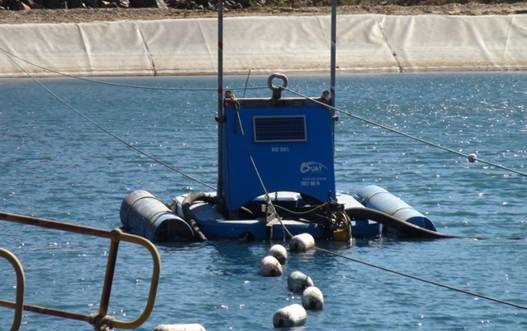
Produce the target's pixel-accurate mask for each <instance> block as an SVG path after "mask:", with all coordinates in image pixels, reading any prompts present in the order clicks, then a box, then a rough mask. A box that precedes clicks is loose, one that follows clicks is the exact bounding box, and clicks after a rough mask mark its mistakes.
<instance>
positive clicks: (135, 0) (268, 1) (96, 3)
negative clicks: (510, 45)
mask: <svg viewBox="0 0 527 331" xmlns="http://www.w3.org/2000/svg"><path fill="white" fill-rule="evenodd" d="M523 1H525V0H521V1H518V0H505V1H503V0H476V1H472V0H470V1H469V0H338V4H339V6H359V7H372V6H373V7H375V6H444V5H448V4H459V5H465V4H471V3H475V4H482V5H484V4H492V5H500V4H516V3H522V2H523ZM224 3H225V7H226V8H227V9H231V10H232V9H246V8H254V7H273V8H302V7H327V6H328V5H329V3H330V0H224ZM215 4H216V1H214V0H0V9H6V10H31V9H72V8H161V9H167V8H176V9H189V10H211V11H212V10H215Z"/></svg>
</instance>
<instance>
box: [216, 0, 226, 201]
mask: <svg viewBox="0 0 527 331" xmlns="http://www.w3.org/2000/svg"><path fill="white" fill-rule="evenodd" d="M217 7H218V8H217V10H218V111H217V112H218V115H217V119H218V183H217V184H218V187H217V192H216V199H217V203H216V206H217V207H219V208H220V210H221V209H223V133H222V131H223V116H224V114H223V0H218V4H217Z"/></svg>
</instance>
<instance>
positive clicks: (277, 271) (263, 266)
mask: <svg viewBox="0 0 527 331" xmlns="http://www.w3.org/2000/svg"><path fill="white" fill-rule="evenodd" d="M282 273H283V271H282V265H281V264H280V262H278V260H277V259H276V257H274V256H271V255H267V256H266V257H264V258H263V259H262V261H261V262H260V274H261V275H262V276H265V277H278V276H281V275H282Z"/></svg>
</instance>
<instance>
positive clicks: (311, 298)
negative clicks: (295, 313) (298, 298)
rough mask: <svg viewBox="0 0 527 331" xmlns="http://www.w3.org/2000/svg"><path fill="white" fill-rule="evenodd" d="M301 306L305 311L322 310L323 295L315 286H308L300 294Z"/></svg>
mask: <svg viewBox="0 0 527 331" xmlns="http://www.w3.org/2000/svg"><path fill="white" fill-rule="evenodd" d="M302 306H304V308H305V309H307V310H322V308H324V295H323V294H322V291H321V290H320V289H319V288H318V287H315V286H309V287H308V288H306V289H305V290H304V292H303V293H302Z"/></svg>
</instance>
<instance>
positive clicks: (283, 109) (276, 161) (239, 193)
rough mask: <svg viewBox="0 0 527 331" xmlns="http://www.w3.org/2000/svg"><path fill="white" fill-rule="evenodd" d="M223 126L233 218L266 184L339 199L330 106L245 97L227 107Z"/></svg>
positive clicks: (225, 196) (225, 183)
mask: <svg viewBox="0 0 527 331" xmlns="http://www.w3.org/2000/svg"><path fill="white" fill-rule="evenodd" d="M221 130H222V132H221V137H222V141H221V151H222V154H221V155H220V160H219V162H221V163H222V166H221V167H220V169H221V171H222V173H221V178H222V192H219V194H220V195H221V197H222V200H223V212H224V214H225V215H227V216H228V217H229V218H236V215H237V214H238V210H239V208H240V207H241V206H243V205H244V204H245V203H247V202H248V201H251V200H253V199H254V198H256V197H258V196H260V195H263V194H264V193H265V192H264V189H263V187H262V185H265V189H266V190H267V192H277V191H291V192H299V193H302V194H304V195H307V196H309V197H311V198H314V199H316V200H318V201H320V202H325V201H328V199H329V198H330V197H331V198H332V199H335V175H334V139H333V136H334V119H333V114H332V112H331V111H329V110H328V109H327V108H325V107H323V106H321V105H319V104H316V103H314V102H312V101H310V100H305V99H296V98H285V99H269V100H266V99H240V100H238V103H231V104H227V105H226V106H225V111H224V117H223V123H222V125H221ZM251 157H252V158H253V160H254V164H253V162H252V161H251ZM258 176H261V180H260V179H259V178H258Z"/></svg>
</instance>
